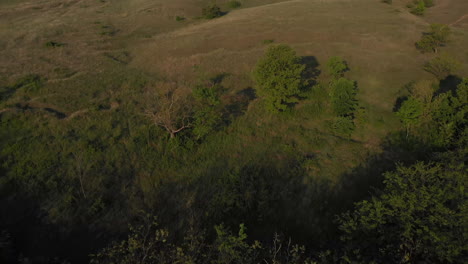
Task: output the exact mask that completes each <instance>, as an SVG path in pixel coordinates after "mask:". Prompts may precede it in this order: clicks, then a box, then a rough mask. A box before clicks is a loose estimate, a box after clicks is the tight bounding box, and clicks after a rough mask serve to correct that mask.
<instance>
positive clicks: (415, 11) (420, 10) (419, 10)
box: [410, 0, 426, 16]
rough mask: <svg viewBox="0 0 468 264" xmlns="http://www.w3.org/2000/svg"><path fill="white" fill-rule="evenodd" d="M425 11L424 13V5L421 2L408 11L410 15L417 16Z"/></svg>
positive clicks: (421, 0)
mask: <svg viewBox="0 0 468 264" xmlns="http://www.w3.org/2000/svg"><path fill="white" fill-rule="evenodd" d="M425 11H426V4H425V3H424V1H423V0H420V1H418V2H417V3H416V4H415V5H414V6H413V7H412V8H411V10H410V12H411V13H412V14H414V15H417V16H422V15H424V12H425Z"/></svg>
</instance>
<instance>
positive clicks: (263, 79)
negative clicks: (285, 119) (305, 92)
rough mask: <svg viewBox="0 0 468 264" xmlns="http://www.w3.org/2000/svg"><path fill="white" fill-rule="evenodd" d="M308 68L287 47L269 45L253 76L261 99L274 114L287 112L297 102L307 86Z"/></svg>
mask: <svg viewBox="0 0 468 264" xmlns="http://www.w3.org/2000/svg"><path fill="white" fill-rule="evenodd" d="M305 68H306V67H305V65H303V64H301V59H300V57H298V56H297V55H296V52H295V51H294V50H293V49H292V48H291V47H289V46H287V45H273V46H270V47H269V48H268V50H267V52H266V54H265V56H264V57H263V58H261V59H260V61H259V62H258V63H257V66H256V68H255V70H254V72H253V77H254V79H255V82H256V83H257V90H258V94H259V95H260V96H263V97H264V98H265V101H266V106H267V108H268V109H269V110H271V111H273V112H278V111H284V110H286V108H287V107H288V105H290V104H292V103H296V102H297V101H298V96H299V94H300V93H301V90H302V88H303V87H304V85H305V80H304V78H303V73H304V70H305Z"/></svg>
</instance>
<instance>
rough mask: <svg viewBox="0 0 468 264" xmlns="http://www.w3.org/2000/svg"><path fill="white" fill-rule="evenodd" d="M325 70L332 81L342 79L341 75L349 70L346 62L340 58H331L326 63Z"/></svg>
mask: <svg viewBox="0 0 468 264" xmlns="http://www.w3.org/2000/svg"><path fill="white" fill-rule="evenodd" d="M327 69H328V73H329V74H330V75H331V76H332V77H333V78H334V79H338V78H340V77H343V74H344V73H345V72H346V71H348V70H349V68H348V65H347V63H346V61H344V60H343V59H342V58H340V57H331V58H330V59H329V60H328V62H327Z"/></svg>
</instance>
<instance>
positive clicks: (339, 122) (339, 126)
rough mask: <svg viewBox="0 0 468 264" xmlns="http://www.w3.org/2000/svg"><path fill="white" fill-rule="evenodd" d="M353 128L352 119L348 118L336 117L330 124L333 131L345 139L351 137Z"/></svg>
mask: <svg viewBox="0 0 468 264" xmlns="http://www.w3.org/2000/svg"><path fill="white" fill-rule="evenodd" d="M355 127H356V126H355V125H354V121H353V119H352V118H351V117H349V116H346V117H345V116H338V117H336V118H335V120H333V123H332V129H333V131H334V132H335V133H336V134H338V135H342V136H345V137H349V136H351V134H352V133H353V131H354V129H355Z"/></svg>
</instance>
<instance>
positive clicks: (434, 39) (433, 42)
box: [416, 24, 451, 53]
mask: <svg viewBox="0 0 468 264" xmlns="http://www.w3.org/2000/svg"><path fill="white" fill-rule="evenodd" d="M450 34H451V31H450V28H449V27H448V26H447V25H444V24H431V27H430V31H429V32H426V33H423V36H422V37H421V40H419V41H418V42H416V48H417V49H419V50H420V51H421V52H423V53H424V52H437V51H438V49H439V47H443V46H445V45H446V44H447V42H448V40H449V37H450Z"/></svg>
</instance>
